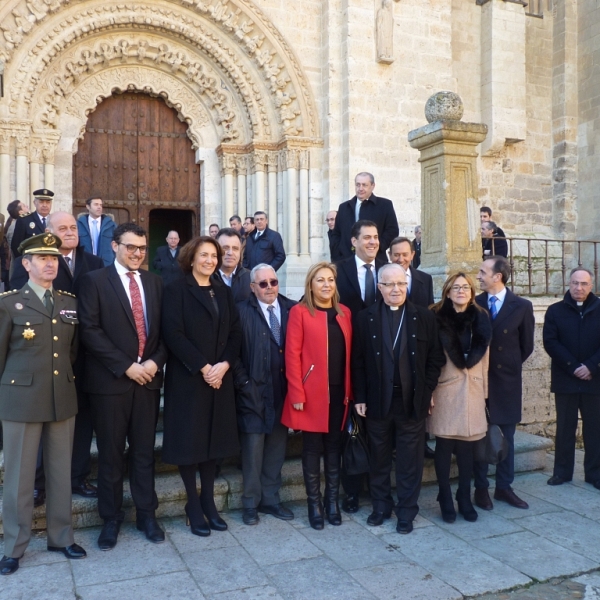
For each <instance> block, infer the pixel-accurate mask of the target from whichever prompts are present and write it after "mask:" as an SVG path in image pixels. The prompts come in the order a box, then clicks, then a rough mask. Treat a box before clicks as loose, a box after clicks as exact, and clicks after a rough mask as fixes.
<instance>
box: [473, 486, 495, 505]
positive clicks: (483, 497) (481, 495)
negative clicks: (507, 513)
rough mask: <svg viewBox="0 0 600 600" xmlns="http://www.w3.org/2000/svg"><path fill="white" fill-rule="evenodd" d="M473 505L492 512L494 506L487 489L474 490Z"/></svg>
mask: <svg viewBox="0 0 600 600" xmlns="http://www.w3.org/2000/svg"><path fill="white" fill-rule="evenodd" d="M474 498H475V505H476V506H478V507H479V508H481V509H483V510H493V508H494V504H493V503H492V499H491V498H490V493H489V492H488V489H487V488H475V494H474Z"/></svg>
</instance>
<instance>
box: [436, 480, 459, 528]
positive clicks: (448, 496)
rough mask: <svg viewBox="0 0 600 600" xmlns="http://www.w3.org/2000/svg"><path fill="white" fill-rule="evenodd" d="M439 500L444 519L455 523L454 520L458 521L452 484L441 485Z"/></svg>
mask: <svg viewBox="0 0 600 600" xmlns="http://www.w3.org/2000/svg"><path fill="white" fill-rule="evenodd" d="M437 501H438V502H439V503H440V511H441V512H442V519H444V521H446V523H454V521H456V510H455V509H454V500H453V499H452V490H451V489H450V484H448V485H444V486H442V485H440V491H439V493H438V497H437Z"/></svg>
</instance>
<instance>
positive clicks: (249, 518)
mask: <svg viewBox="0 0 600 600" xmlns="http://www.w3.org/2000/svg"><path fill="white" fill-rule="evenodd" d="M242 521H244V524H245V525H258V522H259V521H260V519H259V517H258V511H257V510H256V509H255V508H244V509H243V510H242Z"/></svg>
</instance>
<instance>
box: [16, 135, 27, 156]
mask: <svg viewBox="0 0 600 600" xmlns="http://www.w3.org/2000/svg"><path fill="white" fill-rule="evenodd" d="M15 139H16V146H17V156H27V155H28V154H29V133H27V132H25V131H19V132H17V134H16V135H15Z"/></svg>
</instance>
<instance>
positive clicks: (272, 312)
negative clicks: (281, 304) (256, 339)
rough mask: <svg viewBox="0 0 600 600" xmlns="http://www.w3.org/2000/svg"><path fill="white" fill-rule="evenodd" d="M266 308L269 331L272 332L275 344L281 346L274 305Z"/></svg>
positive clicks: (279, 329)
mask: <svg viewBox="0 0 600 600" xmlns="http://www.w3.org/2000/svg"><path fill="white" fill-rule="evenodd" d="M267 310H268V311H269V326H270V327H271V333H272V334H273V337H274V338H275V341H276V342H277V345H278V346H281V326H280V325H279V321H278V320H277V316H276V315H275V307H274V306H273V305H271V306H269V307H268V308H267Z"/></svg>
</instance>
